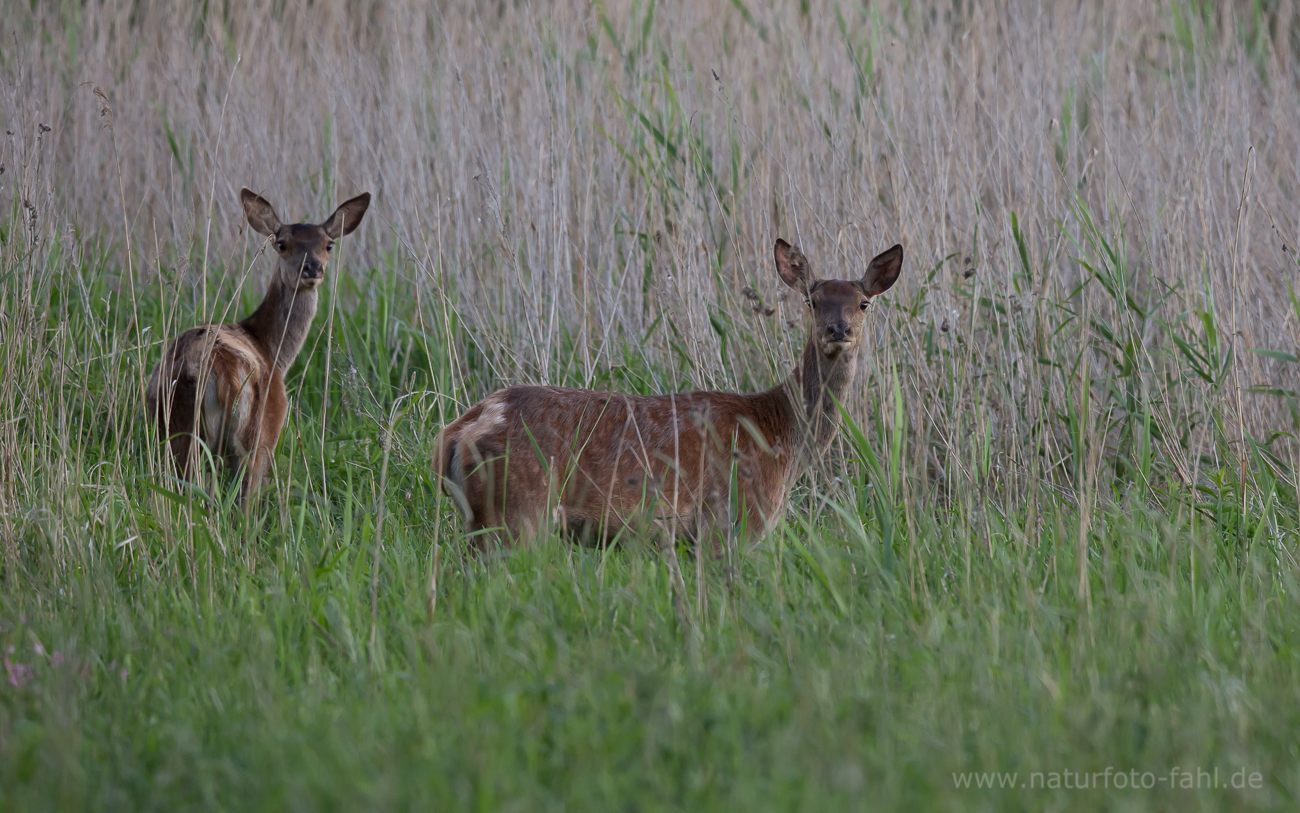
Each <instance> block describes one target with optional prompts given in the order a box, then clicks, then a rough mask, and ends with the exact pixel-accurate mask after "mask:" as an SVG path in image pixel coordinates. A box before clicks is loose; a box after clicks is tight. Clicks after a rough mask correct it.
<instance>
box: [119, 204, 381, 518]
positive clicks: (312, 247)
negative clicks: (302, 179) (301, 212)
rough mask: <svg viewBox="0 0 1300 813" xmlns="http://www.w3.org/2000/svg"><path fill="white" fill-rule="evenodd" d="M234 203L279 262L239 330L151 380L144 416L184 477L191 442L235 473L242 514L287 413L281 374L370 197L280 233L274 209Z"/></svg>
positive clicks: (166, 363)
mask: <svg viewBox="0 0 1300 813" xmlns="http://www.w3.org/2000/svg"><path fill="white" fill-rule="evenodd" d="M239 200H240V202H241V203H242V204H243V206H244V215H245V216H246V217H247V218H248V225H250V226H252V227H253V231H255V232H257V233H258V234H263V235H266V236H267V237H269V238H271V239H272V240H273V241H274V244H275V250H276V252H277V253H278V255H279V262H278V263H277V265H276V269H275V272H274V273H273V274H272V275H271V281H270V284H269V285H268V286H267V289H266V297H265V298H263V299H262V304H261V305H259V306H258V308H257V310H255V311H253V315H252V316H249V317H248V318H247V319H245V320H243V321H242V322H236V323H235V324H224V325H217V324H209V325H203V326H201V327H196V328H192V329H190V330H187V331H185V332H184V333H182V334H181V335H180V336H179V337H177V339H176V341H174V342H172V343H171V345H170V346H168V348H167V350H166V352H164V353H163V357H162V359H161V360H160V361H159V362H158V364H157V365H156V366H155V367H154V368H153V372H151V373H150V374H149V381H148V383H147V384H146V385H145V408H146V409H147V410H148V413H149V416H150V417H151V418H152V419H154V420H156V421H157V423H158V429H159V432H160V433H161V436H162V437H163V438H165V439H167V441H168V443H169V445H170V446H171V453H172V457H173V458H174V460H175V463H176V466H177V467H178V468H179V470H180V472H181V475H182V476H189V475H190V473H192V472H193V471H194V469H195V466H196V465H197V464H198V461H199V451H200V449H199V447H198V445H197V444H196V443H195V442H194V440H195V439H196V438H197V439H198V440H201V441H202V442H203V443H204V444H206V445H207V448H208V449H209V450H210V451H211V453H212V456H213V458H215V460H216V461H217V462H218V463H221V464H224V466H225V467H226V468H227V469H229V470H231V471H235V472H240V471H241V470H242V473H243V479H242V482H241V483H240V500H241V502H242V503H243V504H244V506H245V507H247V506H248V504H249V500H250V498H251V497H252V495H253V494H254V493H255V492H256V491H257V488H258V486H259V485H260V484H261V482H262V477H263V476H264V475H265V474H266V469H267V466H269V465H270V463H271V460H272V459H273V457H274V454H275V446H276V443H278V442H279V440H280V430H281V429H282V428H283V427H284V419H285V416H286V415H287V414H288V411H289V398H288V395H287V394H286V393H285V389H284V374H285V372H286V371H287V370H288V369H289V367H290V365H292V364H293V360H294V359H295V358H297V357H298V352H299V351H300V350H302V346H303V342H305V341H306V340H307V329H308V328H309V327H310V326H311V320H312V317H314V316H315V315H316V296H317V293H316V289H317V287H318V286H319V285H320V284H321V281H322V280H323V279H324V278H325V265H326V263H327V262H328V261H329V257H330V251H331V249H333V247H334V241H335V240H338V239H339V238H340V237H342V236H343V235H345V234H351V233H352V232H353V231H354V230H355V229H356V228H357V226H359V225H360V224H361V218H362V217H364V216H365V214H366V209H368V208H369V207H370V193H369V192H366V193H364V194H361V195H357V196H356V197H355V198H352V199H350V200H348V201H346V202H344V203H343V204H341V205H340V206H339V207H338V208H337V209H335V210H334V213H333V214H332V215H330V216H329V219H328V220H326V221H325V222H324V223H321V224H320V225H315V224H312V223H295V224H292V225H285V224H283V223H281V222H280V217H279V216H278V215H277V214H276V213H275V207H273V206H272V205H271V204H270V203H267V202H266V200H265V199H264V198H262V197H261V196H259V195H256V194H254V193H253V192H251V191H250V190H248V189H241V190H240V191H239Z"/></svg>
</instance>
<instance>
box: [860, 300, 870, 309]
mask: <svg viewBox="0 0 1300 813" xmlns="http://www.w3.org/2000/svg"><path fill="white" fill-rule="evenodd" d="M870 304H871V300H870V299H864V300H862V306H861V307H862V309H863V310H866V309H867V306H868V305H870Z"/></svg>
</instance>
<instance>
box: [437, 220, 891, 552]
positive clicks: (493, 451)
mask: <svg viewBox="0 0 1300 813" xmlns="http://www.w3.org/2000/svg"><path fill="white" fill-rule="evenodd" d="M775 255H776V269H777V272H778V274H779V275H780V277H781V281H782V282H784V283H785V284H786V285H788V286H790V287H791V288H794V289H795V290H796V291H798V292H799V293H801V294H802V295H803V296H804V299H805V302H806V303H807V305H808V308H809V313H810V316H811V324H810V326H809V333H808V341H807V343H806V344H805V345H804V349H803V356H802V359H801V362H800V365H799V367H798V368H797V369H795V370H794V372H793V373H792V374H791V376H790V377H789V378H788V379H787V380H786V381H784V382H782V383H781V384H778V385H777V386H776V387H773V388H772V389H770V390H767V391H766V392H760V393H754V394H738V393H730V392H692V393H681V394H673V395H622V394H616V393H610V392H594V391H591V390H578V389H565V388H560V387H538V386H516V387H508V388H506V389H503V390H499V391H497V392H495V393H493V394H492V395H490V396H488V397H487V398H485V399H484V400H482V401H480V402H479V403H477V404H475V405H474V406H472V407H470V409H469V410H467V411H466V412H465V413H464V414H463V415H461V416H460V417H459V418H457V419H456V420H455V421H454V422H452V423H451V424H450V425H449V426H447V427H446V428H445V429H444V430H443V431H442V432H441V433H440V434H439V436H438V438H437V439H436V441H435V443H434V466H435V469H436V473H437V475H438V477H439V479H440V480H441V482H442V486H443V489H444V490H445V491H446V492H447V493H448V494H450V495H451V496H452V498H453V499H454V500H455V501H456V502H457V504H458V505H459V506H460V508H461V511H462V513H463V514H464V516H465V519H466V522H467V524H468V526H469V531H470V532H471V533H474V532H480V531H485V530H489V529H501V530H504V531H505V532H506V533H507V534H508V536H509V537H511V538H513V539H520V538H528V537H530V536H533V535H535V534H536V533H538V532H539V530H541V529H542V528H543V527H544V526H545V524H546V523H547V522H548V521H549V520H552V519H553V520H556V521H558V523H559V524H560V525H562V526H564V527H565V528H567V529H568V530H569V531H570V532H573V533H576V534H577V535H578V536H579V537H581V538H584V539H594V540H597V541H607V540H609V539H611V538H613V537H614V536H616V535H617V534H618V533H619V532H620V531H621V530H623V529H624V528H627V527H628V526H629V525H632V524H635V523H637V522H640V521H644V520H648V521H649V522H651V523H653V524H654V525H657V526H659V528H660V529H661V530H663V531H666V532H669V533H676V534H678V535H680V536H682V537H685V538H687V539H692V540H701V539H704V538H705V537H708V536H710V535H712V536H714V537H715V538H716V537H717V536H719V535H723V534H731V533H737V532H738V533H741V534H743V535H747V536H753V535H760V534H763V533H765V532H766V531H767V530H769V529H770V528H771V527H772V525H774V524H775V523H776V521H777V520H778V519H779V518H780V516H781V513H782V511H783V510H784V507H785V502H786V496H787V493H788V491H789V488H790V484H791V483H792V481H793V480H794V478H795V477H796V476H797V475H798V473H799V472H801V471H803V470H804V469H806V468H807V467H808V466H809V465H810V464H811V463H812V461H813V460H814V459H815V458H817V457H819V456H820V455H822V454H824V453H825V451H826V449H827V448H828V447H829V445H830V443H831V441H832V440H833V439H834V436H835V432H836V429H837V427H838V425H839V420H838V415H839V413H838V406H837V404H836V402H837V401H843V400H844V399H845V396H846V394H847V392H848V390H849V387H850V386H851V384H852V383H853V378H854V372H855V370H856V368H857V357H858V351H859V349H860V348H861V346H862V339H863V325H864V322H865V316H866V310H867V306H868V304H869V303H870V302H871V300H872V298H873V297H875V296H878V295H879V294H881V293H884V292H885V291H887V290H889V288H890V286H892V285H893V284H894V281H895V280H897V279H898V275H899V272H900V271H901V270H902V265H903V248H902V246H894V247H893V248H891V249H889V250H887V251H885V252H883V253H881V254H880V255H878V256H877V257H876V258H875V259H873V260H872V261H871V263H870V265H869V266H868V267H867V270H866V272H865V273H864V274H863V275H862V277H861V279H858V280H852V281H849V280H818V279H816V278H814V277H813V276H812V274H811V272H810V269H809V265H808V259H807V258H806V257H805V256H804V255H803V253H802V252H800V251H799V249H798V248H796V247H794V246H791V245H789V244H788V243H786V242H785V241H784V240H778V241H777V243H776V248H775Z"/></svg>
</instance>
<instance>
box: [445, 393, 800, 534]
mask: <svg viewBox="0 0 1300 813" xmlns="http://www.w3.org/2000/svg"><path fill="white" fill-rule="evenodd" d="M787 404H788V401H787V399H786V398H785V397H784V396H783V395H780V394H779V393H772V392H767V393H758V394H754V395H742V394H735V393H722V392H693V393H682V394H674V395H622V394H617V393H609V392H594V391H591V390H575V389H562V388H558V387H536V386H520V387H510V388H507V389H504V390H500V391H498V392H496V393H494V394H492V395H491V396H489V397H487V398H486V399H484V400H483V401H480V402H479V403H478V404H476V405H474V406H473V407H471V408H470V409H469V410H468V411H467V412H465V414H463V415H461V416H460V417H459V418H458V419H456V421H455V422H453V423H452V424H451V425H449V426H448V427H447V428H446V429H444V430H443V431H442V433H441V434H439V436H438V438H437V440H436V441H435V446H434V449H435V451H434V456H435V457H434V460H435V466H436V470H437V474H438V475H439V479H440V480H441V483H442V487H443V489H444V491H446V492H447V493H448V494H449V495H450V496H451V497H452V498H453V500H455V501H456V503H457V504H458V505H459V507H460V509H461V511H462V513H463V514H464V515H465V520H466V523H467V524H468V526H469V531H470V532H471V533H474V532H478V531H484V530H489V529H503V530H505V531H506V532H507V533H508V534H509V535H510V536H512V537H514V538H516V539H518V538H521V537H526V536H532V535H535V534H537V533H538V532H539V531H540V530H541V529H542V528H543V527H544V526H545V524H546V523H547V521H548V520H549V521H551V522H553V523H555V524H557V525H559V526H560V528H561V529H563V530H565V531H567V532H568V533H569V534H571V535H574V536H577V537H578V539H579V540H581V541H583V542H587V543H604V542H608V541H611V540H612V539H613V538H614V537H616V536H617V535H618V534H619V533H620V532H621V531H623V530H625V529H631V530H642V531H659V532H664V533H670V534H675V535H677V536H680V537H684V538H687V539H690V540H692V541H697V540H699V539H701V538H702V537H703V536H704V535H706V534H709V533H713V534H728V533H743V534H744V535H746V536H752V535H758V534H761V533H764V532H765V531H766V530H768V528H769V526H770V525H771V524H772V523H773V522H775V520H776V518H777V517H779V516H780V512H781V509H782V507H783V505H784V502H785V496H786V488H787V477H786V475H787V472H788V469H789V467H790V463H791V457H790V453H791V449H792V448H793V445H794V444H792V443H791V439H790V438H786V437H783V436H781V435H780V429H779V427H782V426H789V425H790V424H791V416H790V415H787V414H785V413H787V412H789V407H788V406H787Z"/></svg>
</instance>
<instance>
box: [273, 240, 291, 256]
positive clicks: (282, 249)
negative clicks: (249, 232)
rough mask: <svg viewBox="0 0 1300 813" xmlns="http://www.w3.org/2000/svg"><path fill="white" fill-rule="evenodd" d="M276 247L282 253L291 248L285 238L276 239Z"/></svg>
mask: <svg viewBox="0 0 1300 813" xmlns="http://www.w3.org/2000/svg"><path fill="white" fill-rule="evenodd" d="M275 248H276V250H277V251H279V252H280V253H281V254H283V253H284V252H285V250H286V249H288V248H289V246H288V245H287V244H286V243H285V242H284V241H283V240H276V241H275Z"/></svg>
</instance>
